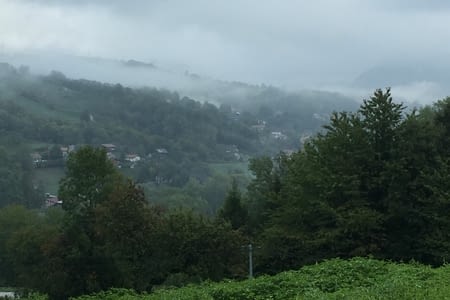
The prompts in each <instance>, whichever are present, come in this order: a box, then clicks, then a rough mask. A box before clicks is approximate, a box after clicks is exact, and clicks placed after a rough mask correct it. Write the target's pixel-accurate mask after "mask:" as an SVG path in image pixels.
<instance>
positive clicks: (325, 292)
mask: <svg viewBox="0 0 450 300" xmlns="http://www.w3.org/2000/svg"><path fill="white" fill-rule="evenodd" d="M448 282H450V267H449V266H443V267H440V268H434V269H433V268H431V267H428V266H424V265H420V264H416V263H410V264H395V263H390V262H383V261H378V260H374V259H367V258H354V259H351V260H341V259H333V260H328V261H325V262H322V263H319V264H316V265H312V266H307V267H303V268H302V269H300V270H298V271H289V272H283V273H280V274H278V275H275V276H261V277H258V278H256V279H253V280H245V281H240V282H237V281H224V282H220V283H210V282H207V283H203V284H201V285H190V286H186V287H183V288H176V289H175V288H174V289H160V290H156V291H155V292H153V293H151V294H137V293H135V292H133V291H130V290H124V289H112V290H110V291H106V292H102V293H98V294H95V295H90V296H82V297H78V298H76V300H97V299H98V300H100V299H102V300H156V299H158V300H165V299H167V300H169V299H170V300H174V299H214V300H225V299H239V300H240V299H244V300H245V299H248V300H254V299H448V298H449V295H450V286H449V285H448ZM74 300H75V299H74Z"/></svg>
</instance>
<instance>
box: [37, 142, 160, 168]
mask: <svg viewBox="0 0 450 300" xmlns="http://www.w3.org/2000/svg"><path fill="white" fill-rule="evenodd" d="M55 147H57V146H53V147H46V148H43V149H40V150H39V151H35V152H33V153H31V160H32V162H33V164H34V166H35V167H37V168H46V167H56V166H61V165H63V163H64V161H65V160H66V159H67V158H68V157H69V154H70V153H72V152H74V151H76V150H77V149H78V148H79V147H80V145H65V146H60V147H59V148H55ZM100 147H102V148H103V149H105V151H106V155H107V157H108V158H109V159H110V160H111V161H113V162H114V164H115V165H116V166H117V167H119V168H122V167H125V168H126V167H129V168H134V167H135V166H136V164H137V163H139V162H140V161H142V160H144V159H145V158H151V157H152V154H151V153H149V154H148V155H147V156H146V157H141V156H140V155H138V154H136V153H127V152H124V151H121V150H120V149H119V147H117V146H116V145H114V144H101V145H100ZM55 149H56V150H55ZM154 153H155V154H159V155H162V156H164V155H167V154H169V151H167V149H166V148H157V149H155V152H154ZM56 162H58V163H59V164H56Z"/></svg>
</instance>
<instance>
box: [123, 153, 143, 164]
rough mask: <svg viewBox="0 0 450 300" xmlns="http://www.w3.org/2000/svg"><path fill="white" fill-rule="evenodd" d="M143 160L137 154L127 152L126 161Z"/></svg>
mask: <svg viewBox="0 0 450 300" xmlns="http://www.w3.org/2000/svg"><path fill="white" fill-rule="evenodd" d="M140 160H141V157H140V156H139V155H137V154H126V155H125V161H129V162H133V163H134V162H138V161H140Z"/></svg>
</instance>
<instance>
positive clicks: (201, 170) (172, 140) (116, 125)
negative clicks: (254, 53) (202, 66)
mask: <svg viewBox="0 0 450 300" xmlns="http://www.w3.org/2000/svg"><path fill="white" fill-rule="evenodd" d="M214 86H220V87H221V89H219V90H218V91H214V92H211V94H213V93H214V96H211V97H210V98H212V99H214V100H215V101H216V102H215V104H211V103H208V102H198V101H196V100H194V99H190V98H188V97H184V96H179V94H178V93H177V92H172V91H168V90H161V89H152V88H128V87H124V86H122V85H120V84H106V83H100V82H95V81H88V80H73V79H69V78H66V77H65V76H64V74H62V73H60V72H52V73H51V74H49V75H47V76H37V75H33V74H31V73H30V71H29V69H28V68H27V67H20V68H17V69H16V68H14V67H12V66H10V65H8V64H5V63H4V64H1V65H0V131H1V132H2V137H1V139H2V147H3V148H4V151H3V152H2V154H1V159H2V160H3V161H4V162H5V163H4V164H3V169H4V173H5V176H4V177H3V178H4V180H3V183H1V184H2V188H1V190H2V193H3V194H4V195H5V196H4V197H2V199H1V203H3V204H2V205H5V204H7V203H16V204H17V203H21V204H26V205H27V206H28V207H39V206H42V204H43V201H44V199H43V198H44V194H45V193H47V194H56V192H57V188H58V181H59V179H60V178H61V177H62V175H63V174H64V170H63V168H64V164H65V160H66V159H67V156H68V154H69V153H70V152H72V151H74V150H76V149H78V148H79V147H81V146H82V145H93V146H101V145H104V147H107V151H108V157H109V158H110V159H111V160H113V161H114V163H115V164H116V166H117V167H118V168H120V169H121V170H122V172H123V173H124V174H126V175H127V176H130V177H132V178H133V179H134V180H135V181H136V182H137V183H139V184H141V185H142V186H144V187H145V189H146V190H148V191H149V193H151V194H152V195H153V196H152V200H153V201H156V202H158V203H161V204H164V205H165V206H167V207H177V206H184V207H191V208H194V209H196V210H197V211H200V212H202V213H208V214H213V213H214V212H215V211H216V210H217V209H218V208H219V207H220V205H221V203H222V200H223V198H224V196H225V192H226V189H227V188H228V186H229V184H230V183H231V175H232V176H234V177H236V178H237V179H238V181H239V183H240V186H241V187H244V186H245V185H246V184H247V182H248V180H249V176H248V172H247V171H246V169H247V162H248V158H249V157H255V156H259V155H275V154H277V153H279V152H280V151H286V152H289V153H290V152H293V151H295V150H296V149H298V148H299V147H300V146H301V144H302V141H304V139H305V138H307V137H309V136H310V135H311V134H312V133H313V132H314V131H316V130H318V129H319V128H320V126H321V125H322V124H323V123H324V122H325V121H324V120H326V118H327V116H328V115H327V114H328V113H331V111H332V109H334V108H336V107H337V106H336V105H338V103H339V102H338V100H339V101H340V100H342V98H340V97H338V96H337V95H331V94H330V95H325V96H324V97H322V96H323V95H321V96H319V97H318V98H317V97H315V96H311V98H310V99H309V98H308V99H306V98H303V99H300V98H298V97H296V96H294V95H291V94H288V93H285V92H283V91H281V90H278V89H275V88H270V87H267V88H262V87H261V88H260V87H255V86H249V85H244V84H237V83H225V82H215V85H214ZM237 87H242V88H244V89H246V90H247V91H248V92H249V93H250V94H248V95H247V96H245V97H244V96H243V95H245V93H243V94H242V93H239V94H238V95H234V96H233V93H232V92H230V91H229V90H228V89H230V90H231V91H234V90H236V88H237ZM208 88H211V86H207V87H205V89H208ZM220 91H223V94H221V96H220V97H219V94H220ZM203 93H207V91H206V90H205V91H203ZM335 98H336V99H335ZM218 100H220V101H221V102H217V101H218ZM331 103H334V104H333V105H331ZM346 103H347V104H345V105H348V103H349V102H346ZM350 103H351V102H350ZM342 105H344V104H342ZM16 175H18V176H16ZM25 195H26V196H25ZM30 199H32V200H30Z"/></svg>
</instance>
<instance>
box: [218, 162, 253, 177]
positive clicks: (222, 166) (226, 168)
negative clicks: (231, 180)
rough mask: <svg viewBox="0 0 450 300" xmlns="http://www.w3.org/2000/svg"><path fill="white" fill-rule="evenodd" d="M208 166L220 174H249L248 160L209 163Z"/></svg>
mask: <svg viewBox="0 0 450 300" xmlns="http://www.w3.org/2000/svg"><path fill="white" fill-rule="evenodd" d="M209 167H210V168H211V169H212V170H213V171H215V172H217V173H220V174H225V175H239V174H241V175H246V176H251V172H250V171H249V170H248V162H227V163H210V164H209Z"/></svg>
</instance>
